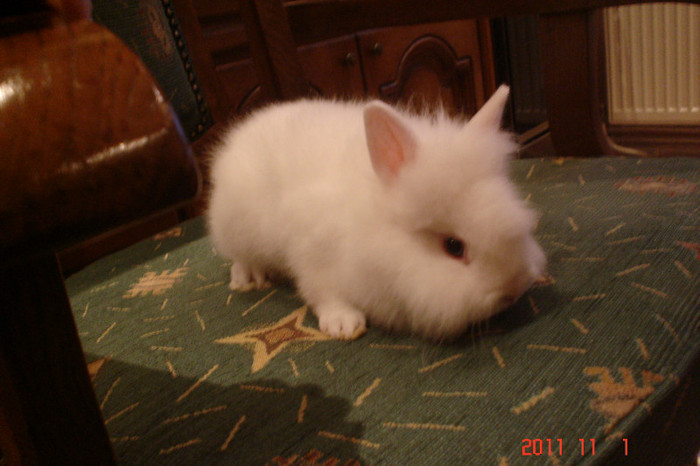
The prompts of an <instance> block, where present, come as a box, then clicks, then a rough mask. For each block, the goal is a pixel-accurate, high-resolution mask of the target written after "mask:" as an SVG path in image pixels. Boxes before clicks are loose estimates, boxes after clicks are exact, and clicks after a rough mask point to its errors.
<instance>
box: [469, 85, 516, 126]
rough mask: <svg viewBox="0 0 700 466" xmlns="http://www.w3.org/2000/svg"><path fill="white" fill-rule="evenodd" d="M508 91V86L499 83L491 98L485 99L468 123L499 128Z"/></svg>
mask: <svg viewBox="0 0 700 466" xmlns="http://www.w3.org/2000/svg"><path fill="white" fill-rule="evenodd" d="M509 93H510V88H509V87H508V86H506V85H505V84H503V85H501V86H500V87H499V88H498V89H497V90H496V92H494V93H493V95H492V96H491V98H490V99H489V100H487V101H486V103H485V104H484V106H483V107H481V108H480V109H479V111H478V112H476V114H475V115H474V116H473V117H472V118H471V120H469V124H470V125H477V126H481V127H483V128H489V129H499V128H500V127H501V120H502V119H503V110H504V109H505V106H506V102H507V101H508V94H509Z"/></svg>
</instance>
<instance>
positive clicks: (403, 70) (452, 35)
mask: <svg viewBox="0 0 700 466" xmlns="http://www.w3.org/2000/svg"><path fill="white" fill-rule="evenodd" d="M194 6H195V9H196V10H197V14H198V16H199V21H200V24H201V29H202V33H203V36H204V42H205V44H207V46H208V47H209V50H210V53H211V56H212V61H213V62H214V65H215V69H216V73H217V75H218V79H219V81H220V83H221V87H222V88H223V89H224V93H225V95H226V102H227V103H226V105H227V113H228V114H229V115H231V116H234V117H235V116H238V115H242V114H244V113H246V112H247V111H249V110H250V109H252V108H255V107H257V106H259V105H261V104H263V103H264V102H263V98H262V94H261V93H260V91H259V88H258V84H257V83H258V80H257V77H256V76H255V70H254V67H253V64H252V61H251V59H250V52H249V50H248V48H247V42H246V37H245V29H244V28H243V25H242V22H241V18H240V14H239V10H238V4H237V2H216V1H212V0H209V1H200V2H197V3H196V4H195V5H194ZM298 52H299V58H300V60H301V62H302V66H303V68H304V71H305V73H306V76H307V78H308V80H309V84H310V86H311V87H312V88H313V89H314V91H315V93H317V94H319V95H323V96H326V97H340V98H364V97H370V98H380V99H382V100H385V101H387V102H400V103H403V104H408V105H409V106H410V107H413V108H420V107H423V106H424V105H428V106H433V105H435V104H437V103H440V104H442V105H443V106H444V107H445V108H446V109H447V110H448V111H450V112H452V113H462V114H466V115H471V114H473V113H474V112H475V111H476V109H477V108H478V107H479V106H481V104H483V102H484V101H485V98H486V97H487V96H488V95H490V94H491V92H493V90H494V87H495V86H494V77H493V76H494V72H493V62H492V56H491V55H492V53H491V36H490V30H489V23H488V21H485V20H484V21H479V20H463V21H450V22H445V23H436V24H426V25H418V26H405V27H391V28H382V29H374V30H368V31H357V32H355V33H354V34H350V35H345V36H341V37H337V38H333V39H330V40H326V41H323V42H317V43H311V44H303V45H301V46H300V47H299V48H298Z"/></svg>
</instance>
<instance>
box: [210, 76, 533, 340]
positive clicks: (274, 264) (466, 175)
mask: <svg viewBox="0 0 700 466" xmlns="http://www.w3.org/2000/svg"><path fill="white" fill-rule="evenodd" d="M507 97H508V88H507V87H505V86H502V87H501V88H499V89H498V91H497V92H496V93H495V94H494V96H493V97H492V98H491V99H490V100H489V101H488V102H487V103H486V104H485V105H484V107H483V108H482V109H481V110H480V111H479V112H478V113H477V114H476V115H475V116H474V117H473V118H472V119H471V120H470V121H469V122H467V123H465V122H463V121H457V120H452V119H450V118H448V117H447V116H445V115H444V114H442V113H438V114H434V115H421V116H416V115H409V114H407V113H404V112H401V111H398V110H396V109H393V108H391V107H389V106H387V105H385V104H383V103H381V102H378V101H374V102H369V103H359V102H356V103H341V102H334V101H323V100H301V101H297V102H292V103H284V104H279V105H273V106H270V107H267V108H265V109H263V110H260V111H258V112H256V113H254V114H253V115H251V116H250V117H248V118H247V119H245V120H244V121H243V122H241V123H240V124H238V125H236V126H235V127H233V128H232V129H230V130H229V132H228V133H227V134H226V135H225V137H224V139H223V140H222V142H221V144H220V145H219V146H218V147H217V148H216V150H215V151H214V154H213V165H212V172H211V179H212V196H211V200H210V206H209V212H208V221H209V228H210V233H211V238H212V240H213V242H214V245H215V247H216V249H217V250H218V252H219V253H220V254H221V255H222V256H223V257H225V258H228V259H230V260H232V261H233V265H232V267H231V285H230V286H231V287H232V288H234V289H239V290H248V289H251V288H263V287H265V286H268V285H269V283H268V280H269V278H270V276H271V275H272V274H282V275H286V276H289V277H291V278H292V279H293V280H294V281H295V283H296V286H297V287H298V290H299V292H300V294H301V296H302V297H303V298H304V299H305V301H306V302H307V303H308V304H309V305H310V306H311V308H312V309H313V310H314V312H315V314H316V315H317V316H318V319H319V326H320V328H321V330H322V331H324V332H326V333H328V334H329V335H332V336H334V337H339V338H354V337H357V336H358V335H360V334H361V333H362V332H363V331H364V330H365V325H366V319H369V321H370V322H372V323H373V324H376V325H380V326H382V327H385V328H389V329H398V330H408V331H412V332H415V333H419V334H421V335H424V336H426V337H430V338H445V337H452V336H456V335H458V334H460V333H461V332H463V331H464V330H465V328H466V327H467V326H468V325H470V324H471V323H474V322H476V321H479V320H482V319H485V318H487V317H489V316H491V315H492V314H494V313H495V312H498V311H499V310H501V309H502V308H503V307H505V306H506V305H507V304H509V303H511V302H512V301H513V300H515V299H517V298H518V297H519V296H520V295H521V294H522V293H523V292H524V291H525V290H527V288H529V287H530V285H531V284H532V283H533V281H534V280H535V278H536V277H537V276H538V275H539V274H541V273H542V272H543V269H544V266H545V256H544V253H543V252H542V249H541V248H540V246H539V245H538V244H537V243H536V241H535V240H534V238H533V236H532V233H533V229H534V225H535V214H534V212H533V211H532V210H530V209H529V208H528V207H527V206H526V205H525V203H524V202H523V201H521V200H520V199H519V197H518V195H517V192H516V190H515V188H514V187H513V185H512V184H511V183H510V181H509V180H508V175H507V166H508V159H509V156H510V154H511V153H512V152H513V151H514V150H515V148H516V146H515V144H514V142H513V141H512V138H511V137H510V136H509V135H508V134H506V133H504V132H502V131H501V130H500V129H499V126H500V120H501V116H502V112H503V107H504V105H505V102H506V100H507ZM446 236H454V237H458V238H460V239H462V240H463V241H464V242H465V243H466V245H467V253H466V255H465V258H464V259H463V260H460V259H455V258H453V257H451V256H449V255H448V254H447V253H446V252H445V251H444V249H443V246H442V244H443V240H444V238H445V237H446Z"/></svg>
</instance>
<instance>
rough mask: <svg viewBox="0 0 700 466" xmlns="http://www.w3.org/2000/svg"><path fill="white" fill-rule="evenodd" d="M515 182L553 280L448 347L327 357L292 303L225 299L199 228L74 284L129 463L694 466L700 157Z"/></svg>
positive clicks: (568, 170) (182, 230) (577, 163)
mask: <svg viewBox="0 0 700 466" xmlns="http://www.w3.org/2000/svg"><path fill="white" fill-rule="evenodd" d="M513 173H514V176H515V178H516V180H517V183H518V184H519V186H520V187H521V188H522V192H523V194H524V195H525V196H527V197H528V198H529V199H530V201H531V202H532V203H533V204H534V205H536V206H537V207H538V209H539V210H540V211H541V212H542V218H541V220H540V222H539V225H538V229H537V236H538V238H539V240H540V241H541V243H542V245H543V247H544V248H545V250H546V251H547V254H548V258H549V267H548V273H549V276H548V277H547V279H546V280H544V281H542V282H541V283H539V284H538V286H536V287H535V288H533V289H532V290H531V291H530V292H528V293H527V294H526V295H525V296H523V298H522V299H521V300H520V301H519V302H518V303H517V304H516V305H515V306H514V307H513V308H512V309H510V310H508V311H507V312H504V313H502V314H501V315H499V316H496V317H495V318H493V319H491V320H490V321H489V322H486V323H482V324H481V325H479V326H478V327H477V328H475V329H474V330H473V331H471V332H468V333H467V334H466V335H465V336H464V337H463V338H461V339H460V340H459V341H456V342H454V343H450V344H443V345H435V344H430V343H425V342H423V341H421V340H420V339H418V338H413V337H410V336H397V335H388V334H385V333H383V332H382V331H380V330H378V329H372V328H371V329H370V330H369V332H368V333H367V334H366V335H365V336H363V337H362V338H360V339H359V340H357V341H353V342H342V341H335V340H329V339H326V338H325V337H324V336H323V335H322V334H320V333H319V332H318V331H317V322H316V320H315V318H314V317H313V315H312V314H311V312H310V311H309V310H307V309H306V308H305V307H304V303H303V302H302V301H300V299H299V298H298V297H297V296H295V292H294V290H293V288H290V287H285V286H282V287H279V288H273V289H270V290H266V291H259V292H257V291H256V292H250V293H237V292H232V291H230V290H229V289H228V287H227V283H228V279H229V277H228V274H229V264H227V263H226V262H224V261H223V260H222V259H220V258H219V257H217V256H216V254H215V253H214V251H213V249H212V245H211V243H210V242H209V240H208V238H207V236H206V231H205V228H204V225H203V222H202V220H201V219H195V220H193V221H189V222H186V223H183V224H181V225H180V226H178V227H177V228H174V229H172V230H169V231H166V232H163V233H161V234H159V235H157V236H155V237H153V238H151V239H148V240H146V241H143V242H141V243H139V244H137V245H135V246H133V247H130V248H128V249H126V250H124V251H121V252H119V253H117V254H114V255H112V256H110V257H107V258H105V259H103V260H101V261H99V262H97V263H95V264H93V265H92V266H90V267H89V268H87V269H85V270H84V271H82V272H80V273H78V274H77V275H74V276H73V277H71V278H69V279H68V280H67V286H68V290H69V293H70V295H71V298H72V304H73V306H74V312H75V318H76V321H77V325H78V328H79V331H80V335H81V338H82V341H83V345H84V348H85V351H86V353H87V357H88V361H89V362H90V369H91V371H92V373H93V374H94V379H93V380H94V385H95V389H96V392H97V397H98V400H99V401H100V403H101V406H102V410H103V414H104V418H105V422H106V424H107V428H108V430H109V433H110V435H111V437H112V439H113V443H114V448H115V450H116V454H117V457H118V459H119V461H120V462H121V463H123V464H149V465H150V464H168V465H172V464H264V463H269V464H291V463H293V462H294V461H296V464H323V463H324V462H325V461H331V463H329V464H334V463H333V461H337V463H336V464H346V463H348V464H352V463H353V462H354V461H357V462H359V463H362V464H364V463H370V464H379V463H385V464H494V465H495V464H569V463H579V462H580V463H588V462H595V461H601V460H606V459H607V460H609V461H612V460H611V458H612V457H613V456H612V455H617V457H618V459H625V458H629V457H625V453H627V454H629V455H632V454H634V453H637V454H638V453H639V452H641V451H644V450H645V449H646V450H649V446H650V445H652V442H653V441H654V440H656V441H658V442H657V443H658V444H659V445H660V446H659V447H658V448H657V447H654V448H652V451H653V452H656V453H658V454H659V455H662V456H664V457H666V458H667V459H668V458H672V459H670V460H669V461H676V460H678V458H681V459H683V460H686V461H687V460H688V458H692V452H693V451H697V449H698V448H699V447H700V445H697V443H698V439H700V435H699V431H698V423H697V418H696V417H692V416H695V414H692V413H693V411H692V409H694V408H692V407H693V406H695V407H696V406H697V405H698V402H697V399H698V398H700V397H697V396H695V394H697V388H696V387H697V386H698V378H697V376H696V378H695V379H691V378H690V377H691V376H692V374H691V372H692V370H693V368H697V364H696V362H697V359H698V353H699V352H700V338H698V336H699V333H700V312H699V307H700V306H699V304H700V300H699V297H698V289H700V286H698V282H699V278H698V277H700V238H699V233H698V232H699V230H700V221H699V220H698V217H699V209H698V207H699V206H700V202H699V201H700V185H699V184H698V183H699V182H700V160H697V159H696V160H693V159H640V160H636V159H613V158H601V159H592V160H576V159H556V160H535V161H533V160H522V161H517V162H515V163H514V167H513ZM693 381H694V382H693ZM672 395H673V396H674V398H673V399H671V398H670V397H671V396H672ZM669 400H671V401H669ZM689 403H690V404H689ZM692 403H695V404H694V405H693V404H692ZM662 408H663V409H662ZM691 408H692V409H691ZM662 412H663V413H666V414H665V416H666V417H664V418H663V419H661V420H659V419H658V418H655V417H654V416H657V415H659V414H661V413H662ZM689 413H691V414H690V416H691V418H690V419H689V420H690V424H691V427H690V429H691V430H688V428H686V427H683V428H676V427H675V425H676V423H677V422H680V421H683V420H684V419H685V420H688V415H689ZM693 420H694V421H693ZM693 422H694V426H693ZM693 428H694V429H695V430H692V429H693ZM640 432H641V434H639V433H640ZM648 432H651V433H653V436H651V434H649V433H648ZM640 435H641V437H640ZM688 435H689V437H688ZM644 436H647V437H644ZM684 436H685V437H684ZM679 438H680V439H682V441H681V440H678V439H679ZM688 438H690V439H694V440H693V441H694V442H695V444H693V441H688V440H687V439H688ZM535 439H541V440H535ZM547 439H549V440H547ZM559 439H561V441H560V440H559ZM579 439H582V441H581V440H579ZM674 442H675V443H674ZM678 445H682V447H679V446H678ZM582 447H583V455H582ZM625 447H626V448H627V450H625ZM683 447H684V448H683ZM693 449H694V450H693ZM550 451H551V453H552V456H551V457H549V458H547V455H548V453H549V452H550ZM527 453H530V455H527ZM537 453H542V455H536V454H537ZM688 454H690V455H691V456H688ZM645 455H647V454H646V453H645ZM684 455H685V456H684ZM644 458H647V459H648V458H649V456H644ZM304 461H307V463H304ZM616 461H617V460H616ZM679 461H680V460H679ZM314 462H315V463H314Z"/></svg>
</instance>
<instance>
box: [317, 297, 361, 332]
mask: <svg viewBox="0 0 700 466" xmlns="http://www.w3.org/2000/svg"><path fill="white" fill-rule="evenodd" d="M316 315H317V316H318V326H319V328H320V329H321V331H322V332H323V333H325V334H326V335H329V336H331V337H333V338H338V339H340V340H355V339H357V338H359V337H361V336H362V335H363V334H364V333H365V332H366V331H367V324H366V319H365V315H364V314H363V313H362V312H361V311H359V310H357V309H355V308H353V307H351V306H348V305H345V304H342V303H331V304H325V305H321V306H318V307H317V308H316Z"/></svg>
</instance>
